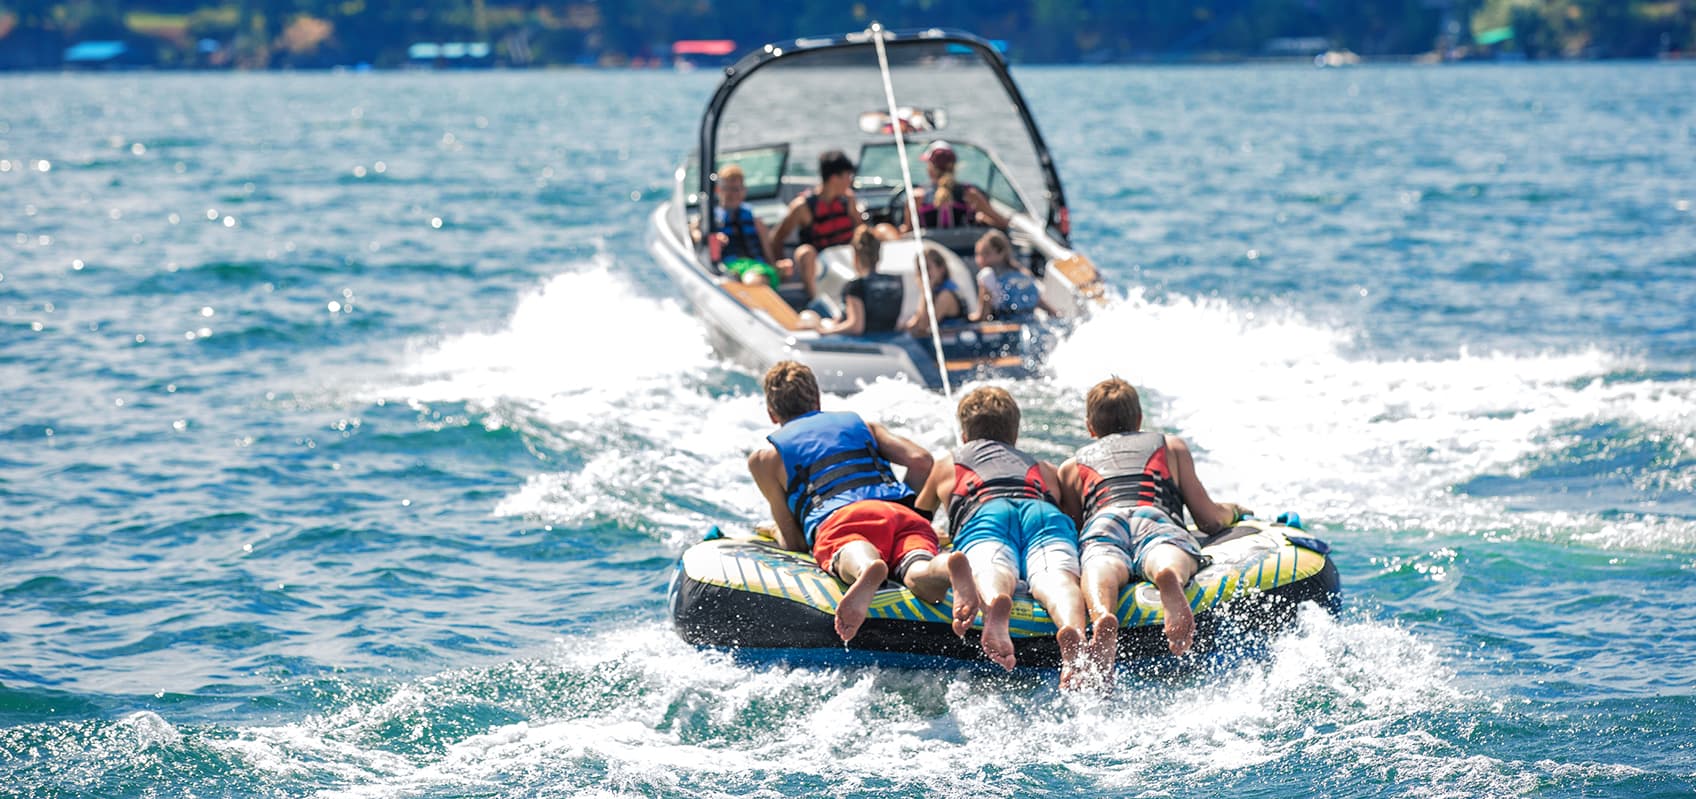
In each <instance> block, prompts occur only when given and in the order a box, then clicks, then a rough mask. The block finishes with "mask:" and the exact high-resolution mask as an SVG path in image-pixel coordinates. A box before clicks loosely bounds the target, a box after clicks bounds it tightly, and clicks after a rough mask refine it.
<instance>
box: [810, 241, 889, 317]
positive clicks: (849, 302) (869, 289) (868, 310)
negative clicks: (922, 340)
mask: <svg viewBox="0 0 1696 799" xmlns="http://www.w3.org/2000/svg"><path fill="white" fill-rule="evenodd" d="M848 246H849V247H850V248H852V249H853V250H854V271H855V273H856V274H858V277H856V278H854V279H853V280H850V281H848V285H846V286H843V287H842V316H840V317H837V318H835V319H825V320H823V321H819V320H818V315H817V314H816V313H814V312H812V311H810V310H809V311H802V312H801V320H802V324H803V325H808V326H812V327H816V328H817V329H818V331H819V332H820V333H823V334H826V335H829V334H832V333H841V334H843V335H848V336H863V335H866V334H869V333H889V332H892V331H894V330H895V328H896V325H897V324H898V323H899V322H900V321H901V300H902V298H903V296H904V295H905V294H906V287H905V286H904V284H903V282H902V280H901V276H900V275H886V274H883V273H881V272H878V271H877V262H878V258H879V257H881V256H882V254H883V242H881V241H879V240H878V237H877V235H876V234H874V233H873V232H872V229H871V228H869V227H866V226H865V225H861V226H859V227H858V228H855V229H854V238H852V239H850V240H849V242H848Z"/></svg>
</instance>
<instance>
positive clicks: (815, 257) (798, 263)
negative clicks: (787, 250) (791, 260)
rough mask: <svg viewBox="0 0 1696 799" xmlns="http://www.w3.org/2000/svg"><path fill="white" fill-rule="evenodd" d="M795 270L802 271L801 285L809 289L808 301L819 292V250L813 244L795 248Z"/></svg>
mask: <svg viewBox="0 0 1696 799" xmlns="http://www.w3.org/2000/svg"><path fill="white" fill-rule="evenodd" d="M795 271H797V272H800V273H801V285H802V286H803V287H804V288H806V290H807V301H808V302H812V300H813V295H814V294H817V293H818V273H819V251H818V249H817V248H816V247H814V246H813V245H811V244H803V245H801V246H799V247H796V248H795Z"/></svg>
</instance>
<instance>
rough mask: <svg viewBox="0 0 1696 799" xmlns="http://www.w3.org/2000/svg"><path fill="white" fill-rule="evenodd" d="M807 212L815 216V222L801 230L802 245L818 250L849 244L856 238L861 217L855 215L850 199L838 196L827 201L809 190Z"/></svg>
mask: <svg viewBox="0 0 1696 799" xmlns="http://www.w3.org/2000/svg"><path fill="white" fill-rule="evenodd" d="M805 196H806V198H807V211H808V212H810V213H811V214H812V215H813V222H812V224H810V225H807V226H805V227H803V228H801V243H802V244H811V245H813V246H814V247H817V248H818V249H821V250H822V249H824V248H826V247H834V246H836V245H838V244H847V243H848V241H849V239H852V238H854V228H856V227H859V225H860V219H859V215H858V214H855V213H853V211H852V206H850V205H849V204H848V197H847V196H845V195H838V196H837V197H836V198H835V199H832V200H830V201H828V202H827V201H825V200H822V199H820V198H819V196H818V195H817V194H814V193H813V191H812V190H811V189H808V190H807V194H806V195H805Z"/></svg>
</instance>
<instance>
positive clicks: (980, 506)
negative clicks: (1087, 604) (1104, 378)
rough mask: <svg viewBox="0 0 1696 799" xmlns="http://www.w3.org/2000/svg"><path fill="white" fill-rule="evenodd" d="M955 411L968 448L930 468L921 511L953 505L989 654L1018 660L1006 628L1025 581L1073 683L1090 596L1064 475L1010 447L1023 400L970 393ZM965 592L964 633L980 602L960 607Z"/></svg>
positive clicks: (1008, 663)
mask: <svg viewBox="0 0 1696 799" xmlns="http://www.w3.org/2000/svg"><path fill="white" fill-rule="evenodd" d="M958 415H959V419H960V439H961V441H962V445H961V446H960V448H958V449H956V450H954V452H952V453H950V454H949V455H946V456H944V457H942V458H941V459H940V460H938V461H937V462H936V465H935V466H933V467H931V472H930V479H929V480H928V481H926V483H925V487H924V489H923V490H921V491H920V492H919V500H918V507H919V509H920V510H921V511H924V510H927V509H935V508H936V507H938V506H940V505H942V504H943V503H945V502H946V503H947V510H948V522H949V526H950V529H952V530H953V531H954V548H955V549H956V550H958V551H960V552H963V553H965V556H966V560H967V562H968V563H969V564H970V566H971V574H972V576H973V578H974V579H975V581H976V583H977V594H978V600H979V603H980V607H981V608H982V610H983V637H982V638H981V640H980V643H981V645H982V647H983V651H984V654H985V655H986V656H988V657H989V659H990V660H992V661H994V662H995V663H997V664H998V665H1000V666H1001V667H1002V668H1004V669H1012V668H1013V666H1014V665H1015V655H1014V652H1013V639H1012V636H1011V635H1010V633H1009V630H1008V627H1009V623H1010V620H1011V616H1012V609H1013V592H1014V590H1015V589H1016V587H1017V585H1018V582H1019V579H1020V578H1021V577H1022V578H1024V580H1025V581H1026V582H1027V583H1028V584H1029V585H1030V590H1031V594H1032V595H1033V596H1035V597H1036V599H1037V601H1038V602H1041V603H1042V606H1043V607H1044V608H1045V609H1047V611H1048V615H1049V617H1050V618H1052V619H1053V620H1054V626H1055V627H1057V628H1058V632H1057V633H1056V635H1055V640H1056V642H1057V643H1058V644H1059V645H1060V654H1061V657H1062V658H1063V662H1062V665H1061V669H1060V685H1061V687H1063V688H1073V687H1076V686H1077V679H1078V677H1079V675H1080V672H1079V670H1078V666H1079V665H1080V655H1081V654H1083V638H1084V620H1085V616H1084V600H1083V596H1082V594H1081V593H1080V591H1079V588H1078V572H1079V566H1078V528H1077V526H1076V525H1075V524H1073V522H1072V519H1071V518H1069V517H1068V516H1067V515H1066V514H1065V513H1064V512H1062V511H1061V510H1060V481H1059V475H1058V474H1057V473H1056V470H1055V468H1054V466H1053V465H1052V464H1049V463H1046V462H1043V461H1039V460H1037V459H1036V458H1033V457H1031V456H1030V455H1027V454H1025V453H1024V452H1021V451H1020V450H1018V449H1016V448H1015V447H1014V446H1013V445H1014V444H1015V443H1017V442H1018V438H1019V405H1018V403H1016V402H1014V401H1013V397H1012V395H1010V394H1008V393H1007V392H1006V391H1005V390H1003V389H999V388H995V387H993V386H985V387H982V388H977V389H974V390H972V392H971V393H969V394H967V395H966V396H965V397H963V398H961V400H960V406H959V410H958ZM961 594H962V592H961V591H960V588H959V586H958V584H956V586H955V589H954V597H955V598H954V608H955V612H954V617H955V627H954V629H955V632H956V633H962V634H963V633H964V632H965V630H964V627H965V626H966V625H969V624H970V623H971V620H972V617H973V616H974V615H976V614H975V613H974V612H973V611H975V610H977V608H969V607H963V606H962V602H961V600H960V595H961ZM962 617H963V618H962Z"/></svg>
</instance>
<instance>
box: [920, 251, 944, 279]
mask: <svg viewBox="0 0 1696 799" xmlns="http://www.w3.org/2000/svg"><path fill="white" fill-rule="evenodd" d="M919 261H920V263H922V264H923V265H924V267H925V271H926V272H928V273H930V287H931V289H932V290H935V289H936V287H937V286H940V285H942V281H944V280H947V279H948V260H947V259H946V258H943V257H942V253H940V252H937V251H936V250H933V249H930V248H928V247H927V248H926V249H925V254H924V255H922V256H920V259H919Z"/></svg>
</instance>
